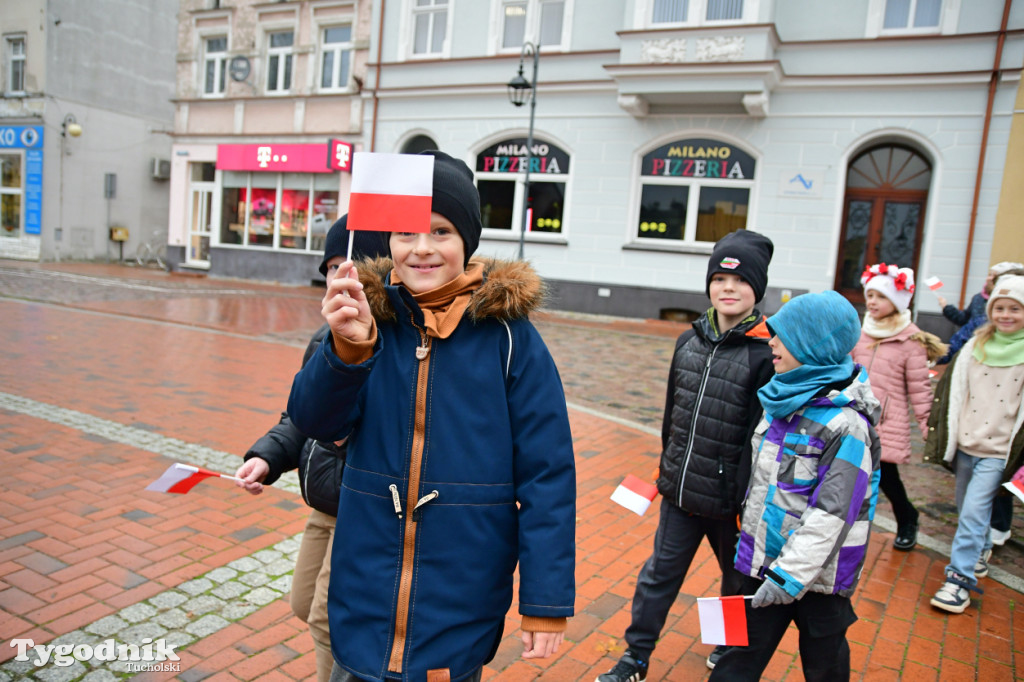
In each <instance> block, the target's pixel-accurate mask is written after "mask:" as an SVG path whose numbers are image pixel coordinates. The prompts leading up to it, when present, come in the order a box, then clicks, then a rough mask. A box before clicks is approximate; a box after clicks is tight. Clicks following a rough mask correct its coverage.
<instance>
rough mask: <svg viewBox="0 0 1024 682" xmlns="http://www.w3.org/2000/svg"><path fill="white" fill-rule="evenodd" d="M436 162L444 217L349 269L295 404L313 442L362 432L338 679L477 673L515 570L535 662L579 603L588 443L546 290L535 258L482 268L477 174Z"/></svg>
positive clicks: (337, 568)
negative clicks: (579, 436) (539, 320)
mask: <svg viewBox="0 0 1024 682" xmlns="http://www.w3.org/2000/svg"><path fill="white" fill-rule="evenodd" d="M424 154H429V155H431V156H433V171H432V173H433V182H432V195H431V203H430V209H431V212H430V214H429V225H428V224H424V225H422V226H421V225H416V224H408V225H398V224H396V225H393V226H392V228H391V229H393V230H394V231H392V232H391V234H390V240H389V245H390V250H391V258H390V259H377V260H375V261H372V262H365V261H364V262H361V263H360V264H359V267H358V268H357V267H356V266H354V265H353V264H352V263H351V262H345V263H343V264H342V265H341V266H340V268H339V269H338V273H337V277H336V278H335V279H334V280H333V281H332V282H331V284H330V286H329V287H328V290H327V294H326V296H325V297H324V301H323V314H324V317H325V318H326V319H327V322H328V324H329V325H330V327H331V333H330V334H329V335H328V336H327V338H326V339H325V340H324V342H323V344H321V346H320V348H318V349H317V351H316V352H315V353H314V355H313V357H312V358H311V359H310V361H309V362H308V363H307V364H306V366H305V367H304V368H303V369H302V371H300V372H299V373H298V374H297V375H296V377H295V381H294V383H293V385H292V393H291V397H290V399H289V401H288V413H289V415H291V418H292V421H293V422H294V423H295V425H296V426H297V427H298V428H299V429H300V430H301V431H302V432H304V433H306V434H307V435H308V436H310V437H313V438H317V439H320V440H328V441H335V440H339V439H341V438H345V437H348V460H347V465H346V470H345V478H344V484H343V486H342V490H341V495H340V500H339V503H338V516H337V527H338V528H339V532H338V533H336V534H335V538H334V547H333V560H332V568H331V579H330V586H329V596H328V613H329V617H330V632H331V643H332V648H333V653H334V659H335V663H336V665H335V670H334V675H333V677H332V679H333V680H356V679H360V680H384V679H410V680H413V679H414V680H425V679H429V680H432V681H434V680H436V681H438V682H441V681H446V680H459V681H462V680H479V679H480V675H481V669H482V667H483V665H484V664H485V663H487V662H488V661H489V660H490V659H491V658H492V657H493V656H494V653H495V651H496V650H497V648H498V643H499V641H500V640H501V636H502V630H503V627H504V619H505V614H506V612H507V610H508V608H509V606H510V604H511V601H512V585H513V579H512V578H513V571H514V570H515V568H516V564H517V563H518V564H519V571H520V586H519V611H520V613H521V614H522V617H523V620H522V631H523V637H522V638H523V642H524V647H525V651H524V653H523V656H524V658H543V657H546V656H550V655H551V654H552V653H554V652H555V651H556V650H557V648H558V646H559V644H560V643H561V641H562V633H563V631H564V630H565V627H566V618H567V617H568V616H571V615H572V613H573V601H574V596H575V589H574V582H573V580H574V579H573V572H574V564H575V546H574V542H575V501H576V480H575V464H574V460H573V448H572V435H571V433H570V431H569V421H568V414H567V410H566V406H565V398H564V394H563V391H562V385H561V381H560V379H559V377H558V372H557V370H556V369H555V365H554V362H553V361H552V359H551V356H550V354H549V353H548V350H547V347H546V346H545V345H544V342H543V341H542V340H541V338H540V335H539V334H538V333H537V331H536V329H535V328H534V327H533V325H532V324H531V323H530V322H529V320H528V318H527V315H528V313H529V311H530V310H533V309H534V308H536V307H537V306H538V305H539V304H540V302H541V299H542V296H543V286H542V284H541V281H540V279H539V278H538V277H537V275H536V274H535V273H534V272H533V271H532V270H531V269H530V268H529V266H527V265H526V264H524V263H504V262H498V261H484V260H480V259H474V260H472V261H471V260H470V256H471V255H472V254H473V252H474V251H475V250H476V248H477V245H478V244H479V240H480V234H481V229H482V227H481V222H480V199H479V195H478V194H477V191H476V188H475V187H474V185H473V174H472V171H470V169H469V168H468V167H467V166H466V165H465V164H464V163H462V162H461V161H458V160H456V159H453V158H452V157H450V156H448V155H447V154H444V153H442V152H437V151H432V152H424ZM354 172H355V173H358V172H359V158H358V157H357V158H356V160H355V168H354ZM396 172H399V173H400V172H401V169H396ZM353 185H355V179H353ZM371 189H372V188H371ZM352 208H354V207H352ZM352 208H350V215H349V220H350V227H353V228H355V229H358V228H359V227H360V226H359V225H352V223H351V221H352V220H353V218H354V212H353V210H352ZM340 529H344V530H343V531H342V530H340Z"/></svg>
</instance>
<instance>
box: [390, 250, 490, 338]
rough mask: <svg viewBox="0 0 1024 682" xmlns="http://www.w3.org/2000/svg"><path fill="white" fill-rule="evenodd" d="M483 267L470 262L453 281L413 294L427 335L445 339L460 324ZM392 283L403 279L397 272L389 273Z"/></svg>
mask: <svg viewBox="0 0 1024 682" xmlns="http://www.w3.org/2000/svg"><path fill="white" fill-rule="evenodd" d="M483 281H484V264H483V263H481V262H479V261H473V262H472V263H470V264H469V265H468V266H467V267H466V270H465V271H464V272H463V273H462V274H461V275H459V276H458V277H456V278H455V279H453V280H452V281H450V282H448V283H447V284H444V285H442V286H439V287H438V288H436V289H431V290H430V291H424V292H423V293H420V294H413V295H412V298H413V300H414V301H416V303H417V304H418V305H419V306H420V310H422V311H423V324H424V326H425V327H426V328H427V336H432V337H434V338H436V339H447V338H448V337H449V336H451V335H452V332H454V331H455V328H456V327H458V326H459V321H460V320H462V316H463V315H464V314H465V312H466V308H468V307H469V299H470V298H471V297H472V295H473V292H474V291H476V289H477V288H479V287H480V285H481V284H483ZM391 283H392V284H395V285H398V284H401V283H402V280H401V279H400V278H399V277H398V273H396V272H395V271H394V270H392V271H391Z"/></svg>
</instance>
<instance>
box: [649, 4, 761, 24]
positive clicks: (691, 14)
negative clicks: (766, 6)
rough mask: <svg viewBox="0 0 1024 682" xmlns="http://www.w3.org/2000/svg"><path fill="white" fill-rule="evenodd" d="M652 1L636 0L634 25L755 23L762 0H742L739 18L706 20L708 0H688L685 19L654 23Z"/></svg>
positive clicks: (758, 17) (759, 19)
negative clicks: (688, 4) (741, 11)
mask: <svg viewBox="0 0 1024 682" xmlns="http://www.w3.org/2000/svg"><path fill="white" fill-rule="evenodd" d="M654 1H655V0H637V3H636V14H635V16H634V18H633V22H634V26H635V27H636V28H638V29H645V28H693V27H696V26H729V25H736V24H756V23H758V22H759V21H761V18H760V14H761V2H762V0H743V15H742V16H741V17H740V18H739V19H719V20H710V21H709V20H708V19H705V18H704V17H705V16H707V11H708V0H690V6H689V8H688V9H687V17H686V19H687V20H686V21H673V22H659V23H657V24H656V23H654Z"/></svg>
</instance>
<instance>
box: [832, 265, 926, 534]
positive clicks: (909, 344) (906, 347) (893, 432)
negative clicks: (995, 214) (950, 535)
mask: <svg viewBox="0 0 1024 682" xmlns="http://www.w3.org/2000/svg"><path fill="white" fill-rule="evenodd" d="M860 281H861V284H862V285H863V286H864V299H865V305H866V307H867V314H866V315H865V316H864V327H863V329H862V330H861V335H860V340H859V341H858V342H857V345H856V347H855V348H854V349H853V352H852V353H851V355H852V356H853V359H854V361H855V362H857V363H859V364H861V365H863V366H864V367H866V368H867V370H868V377H869V378H870V380H871V390H872V391H873V392H874V394H875V397H876V398H878V402H879V403H881V406H882V407H881V410H882V414H881V417H880V419H879V422H878V424H877V425H876V427H875V428H876V430H877V431H878V436H879V438H880V439H881V441H882V466H881V480H880V482H879V488H880V489H881V490H882V492H883V493H885V496H886V497H887V498H888V499H889V503H890V504H892V511H893V515H894V516H895V517H896V540H895V542H893V547H895V548H896V549H899V550H903V551H908V550H910V549H912V548H913V547H914V545H916V544H917V519H918V512H917V509H916V508H915V507H914V505H913V504H912V503H911V501H910V499H909V498H908V497H907V491H906V489H905V488H904V487H903V481H902V480H900V471H899V469H898V468H897V466H896V465H897V464H904V463H906V462H908V461H910V409H911V408H913V411H914V416H915V417H917V423H918V427H919V428H920V429H921V431H922V433H926V429H927V424H928V414H929V412H930V410H931V405H932V388H931V382H930V380H929V375H928V364H929V362H934V360H935V359H937V358H939V357H942V355H943V353H944V348H943V346H944V344H942V343H941V342H940V341H939V339H938V337H936V336H934V335H933V334H929V333H927V332H923V331H921V330H920V329H919V328H918V326H917V325H916V324H914V323H913V322H911V320H910V310H908V308H909V306H910V300H911V299H912V298H913V296H914V271H913V270H911V269H910V268H900V267H897V266H895V265H886V264H885V263H879V264H877V265H871V266H868V267H867V268H866V269H865V270H864V274H863V275H862V276H861V279H860Z"/></svg>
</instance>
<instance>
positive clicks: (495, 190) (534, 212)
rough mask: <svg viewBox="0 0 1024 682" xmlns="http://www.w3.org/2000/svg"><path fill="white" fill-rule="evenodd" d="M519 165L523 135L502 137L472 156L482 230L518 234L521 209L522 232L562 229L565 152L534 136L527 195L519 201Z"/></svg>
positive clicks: (523, 160) (522, 167) (523, 150)
mask: <svg viewBox="0 0 1024 682" xmlns="http://www.w3.org/2000/svg"><path fill="white" fill-rule="evenodd" d="M525 170H526V138H523V137H516V138H510V139H507V140H502V141H501V142H498V143H497V144H494V145H491V146H490V147H488V148H487V149H485V150H483V151H482V152H480V153H479V154H478V155H477V157H476V177H477V189H478V190H479V192H480V214H481V218H482V219H483V224H484V229H485V230H500V231H503V232H505V233H508V234H515V235H518V234H519V232H520V229H521V226H522V224H523V211H524V210H525V211H527V213H526V231H527V232H530V233H537V234H544V233H547V234H555V235H558V234H562V233H563V232H564V231H565V197H566V184H567V182H568V179H569V155H568V154H567V153H566V152H565V151H564V150H563V149H561V148H559V147H556V146H555V145H553V144H548V143H546V142H543V141H538V140H536V139H535V140H534V144H533V159H532V161H531V164H530V196H529V198H528V199H527V200H526V201H525V202H524V196H523V195H524V184H525V183H524V182H523V174H524V172H525Z"/></svg>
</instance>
